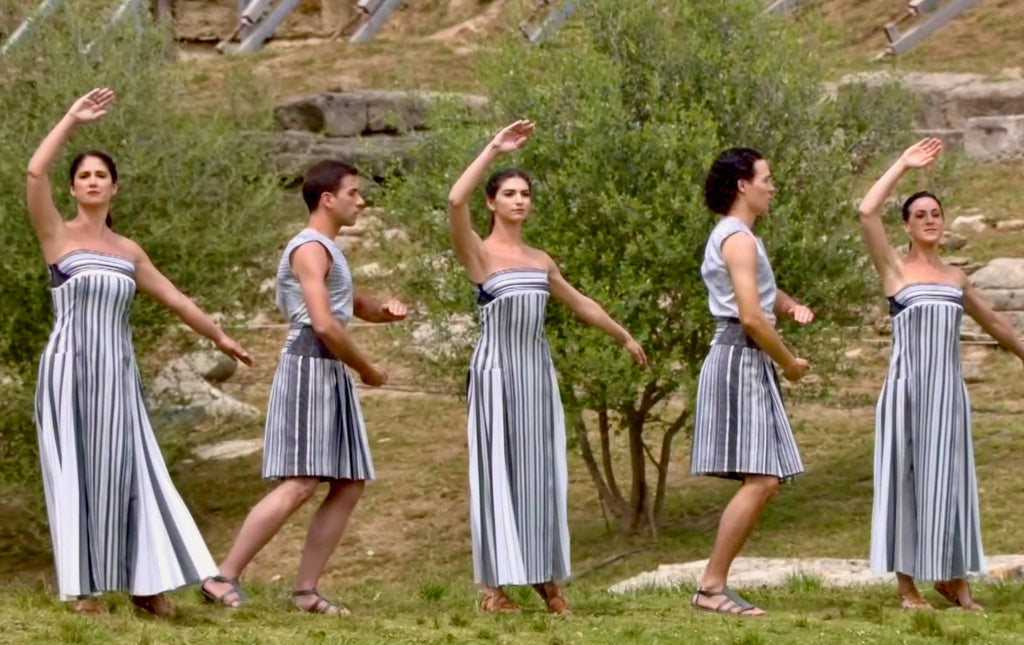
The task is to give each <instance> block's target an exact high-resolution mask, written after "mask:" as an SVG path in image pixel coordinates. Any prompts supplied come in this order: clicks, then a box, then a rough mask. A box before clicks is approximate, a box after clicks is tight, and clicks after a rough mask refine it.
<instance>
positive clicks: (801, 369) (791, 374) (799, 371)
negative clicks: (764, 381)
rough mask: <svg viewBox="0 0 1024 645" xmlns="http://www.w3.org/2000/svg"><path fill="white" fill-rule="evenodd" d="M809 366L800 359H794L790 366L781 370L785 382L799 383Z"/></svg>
mask: <svg viewBox="0 0 1024 645" xmlns="http://www.w3.org/2000/svg"><path fill="white" fill-rule="evenodd" d="M810 367H811V364H810V363H808V362H807V361H806V360H804V359H802V358H794V359H793V362H792V363H791V364H790V365H787V366H786V367H784V368H782V375H783V376H785V377H786V380H787V381H799V380H800V379H802V378H803V377H804V374H806V373H807V370H808V369H810Z"/></svg>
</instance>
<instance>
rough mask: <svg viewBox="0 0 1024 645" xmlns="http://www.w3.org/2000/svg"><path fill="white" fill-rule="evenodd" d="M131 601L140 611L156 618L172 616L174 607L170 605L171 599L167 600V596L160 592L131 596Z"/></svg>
mask: <svg viewBox="0 0 1024 645" xmlns="http://www.w3.org/2000/svg"><path fill="white" fill-rule="evenodd" d="M131 601H132V604H133V605H135V606H136V607H138V608H139V609H141V610H142V611H145V612H147V613H150V614H153V615H154V616H156V617H158V618H174V607H172V606H171V601H169V600H167V596H165V595H163V594H162V593H158V594H156V595H155V596H132V597H131Z"/></svg>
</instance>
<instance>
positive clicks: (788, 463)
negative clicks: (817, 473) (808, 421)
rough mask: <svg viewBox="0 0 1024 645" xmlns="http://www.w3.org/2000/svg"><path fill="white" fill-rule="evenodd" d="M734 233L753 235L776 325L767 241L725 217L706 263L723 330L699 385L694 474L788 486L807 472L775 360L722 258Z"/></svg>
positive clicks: (764, 302) (761, 283) (767, 309)
mask: <svg viewBox="0 0 1024 645" xmlns="http://www.w3.org/2000/svg"><path fill="white" fill-rule="evenodd" d="M732 235H750V236H751V237H753V238H754V240H755V242H756V244H757V281H758V291H759V296H760V302H761V308H762V310H763V311H764V314H765V316H766V317H767V318H768V319H769V320H772V321H774V320H775V314H774V312H773V308H774V306H775V294H776V287H775V275H774V273H773V272H772V267H771V264H770V263H769V261H768V254H767V252H766V251H765V248H764V244H763V243H762V242H761V240H760V239H759V238H757V237H756V236H754V234H753V232H752V231H751V230H750V229H749V228H748V227H747V226H746V224H744V223H743V222H741V221H739V220H737V219H736V218H733V217H724V218H722V221H721V222H719V223H718V225H717V226H716V227H715V228H714V230H713V231H712V232H711V235H710V237H709V238H708V242H707V245H706V247H705V250H704V262H703V263H702V265H701V275H702V277H703V278H704V283H705V285H706V286H707V288H708V306H709V308H710V310H711V314H712V315H713V316H714V317H715V320H716V321H717V327H716V330H715V335H714V338H713V339H712V341H711V349H710V350H709V351H708V355H707V357H706V358H705V359H704V364H703V365H702V366H701V369H700V377H699V378H698V381H697V401H696V412H695V414H694V430H693V455H692V458H691V464H690V472H691V474H693V475H713V476H716V477H725V478H728V479H742V478H743V477H744V476H746V475H771V476H774V477H778V478H779V479H782V480H784V481H785V480H789V479H791V478H793V477H794V476H795V475H797V474H799V473H801V472H803V463H802V462H801V460H800V452H799V450H798V449H797V445H796V439H795V438H794V437H793V429H792V428H791V427H790V424H789V418H788V417H787V416H786V409H785V407H783V404H782V394H781V393H780V392H779V383H778V379H777V377H776V375H775V367H774V365H773V363H772V359H771V358H770V357H769V356H768V354H766V353H765V352H764V351H762V350H761V348H760V347H758V346H757V343H756V342H754V339H753V338H751V337H750V336H748V335H747V334H746V332H744V330H743V327H742V326H741V325H740V323H739V308H738V306H737V304H736V294H735V293H734V292H733V287H732V280H731V278H730V277H729V269H728V267H727V266H726V264H725V259H724V258H723V257H722V244H724V243H725V241H726V240H727V239H728V238H729V237H730V236H732Z"/></svg>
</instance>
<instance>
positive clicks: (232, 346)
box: [216, 334, 252, 366]
mask: <svg viewBox="0 0 1024 645" xmlns="http://www.w3.org/2000/svg"><path fill="white" fill-rule="evenodd" d="M216 343H217V349H219V350H220V351H222V352H224V353H225V354H227V355H228V356H230V357H231V358H233V359H235V360H238V361H242V362H243V363H245V364H246V365H250V366H251V365H252V356H251V355H250V354H249V352H247V351H245V350H244V349H242V346H241V345H239V344H238V342H237V341H236V340H235V339H233V338H231V337H230V336H228V335H227V334H224V335H222V336H221V337H220V338H218V339H217V340H216Z"/></svg>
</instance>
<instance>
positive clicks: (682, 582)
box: [608, 555, 1024, 593]
mask: <svg viewBox="0 0 1024 645" xmlns="http://www.w3.org/2000/svg"><path fill="white" fill-rule="evenodd" d="M986 561H987V564H988V572H987V574H986V575H983V576H980V577H981V578H982V579H985V580H990V581H997V580H1014V579H1018V577H1020V576H1022V575H1024V556H1021V555H995V556H989V557H987V558H986ZM707 562H708V561H707V560H698V561H696V562H687V563H685V564H663V565H661V566H659V567H658V568H657V569H656V570H654V571H647V572H645V573H641V574H639V575H636V576H633V577H632V578H629V579H627V580H623V581H621V582H618V583H616V584H614V585H612V586H611V587H610V588H609V589H608V591H610V592H612V593H633V592H637V591H642V590H646V589H679V588H681V587H692V586H693V585H694V584H696V582H697V581H698V580H699V579H700V577H701V575H702V574H703V572H704V567H705V566H707ZM799 578H813V579H815V580H818V581H820V582H821V583H822V584H823V585H825V586H828V587H854V586H860V585H874V584H885V585H891V584H893V583H894V582H895V575H894V574H891V573H875V572H873V571H872V570H871V568H870V566H869V564H868V561H867V560H854V559H849V560H844V559H839V558H746V557H740V558H736V560H734V561H733V565H732V567H731V568H730V569H729V586H730V587H735V588H744V587H746V588H749V587H778V586H784V585H786V584H788V583H789V582H790V581H791V580H794V579H799Z"/></svg>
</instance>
